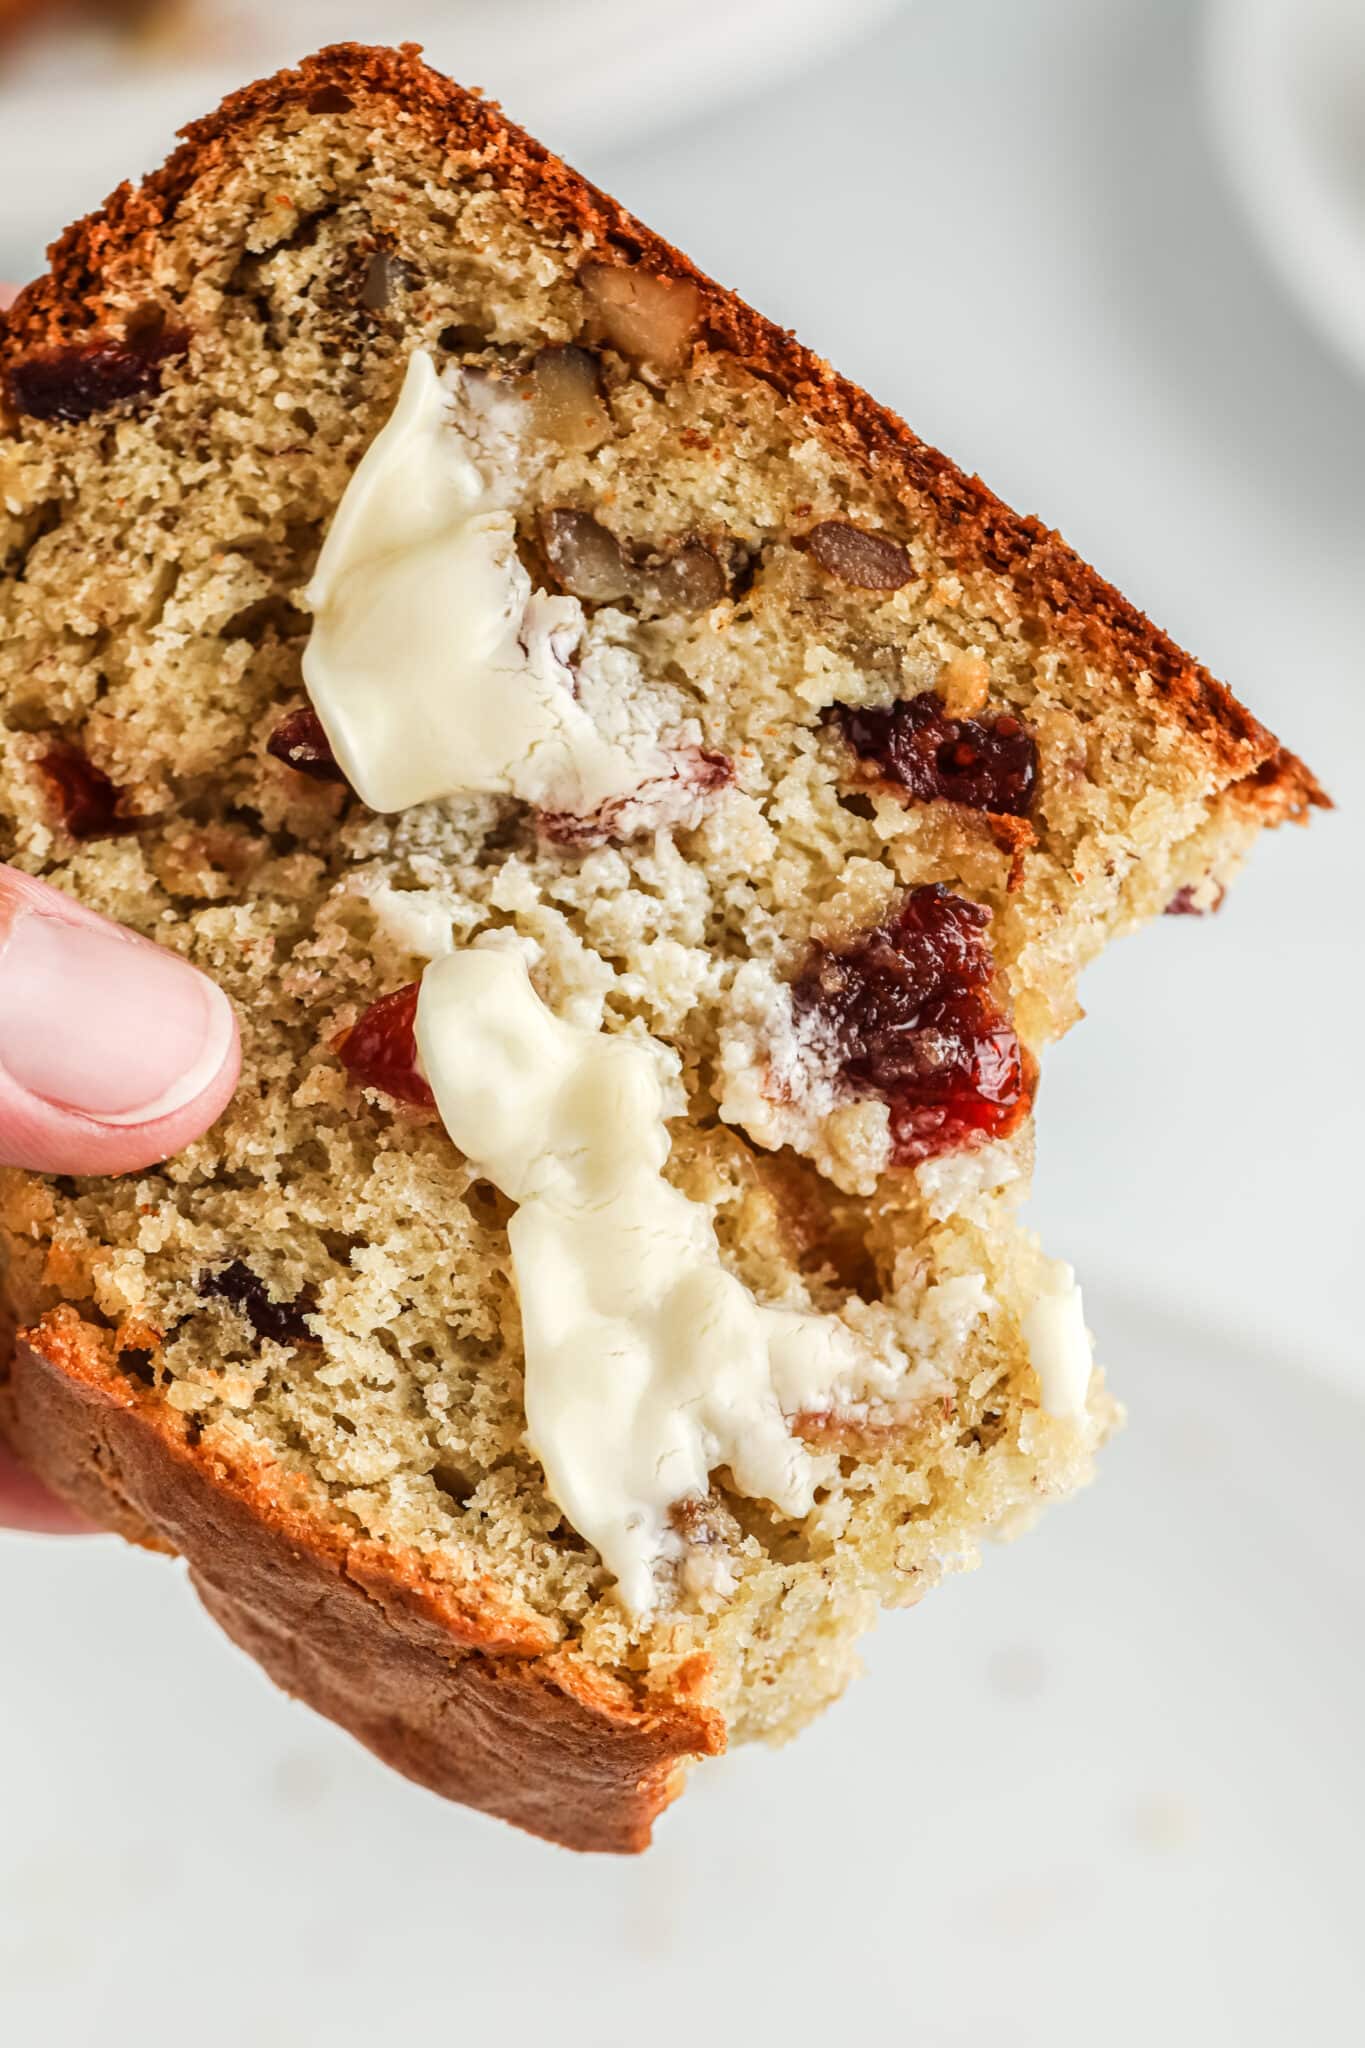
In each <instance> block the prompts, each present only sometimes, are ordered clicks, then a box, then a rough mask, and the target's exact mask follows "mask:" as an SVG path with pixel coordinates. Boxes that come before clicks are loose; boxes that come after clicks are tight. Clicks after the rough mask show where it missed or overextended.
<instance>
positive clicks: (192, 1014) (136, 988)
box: [0, 868, 241, 1174]
mask: <svg viewBox="0 0 1365 2048" xmlns="http://www.w3.org/2000/svg"><path fill="white" fill-rule="evenodd" d="M240 1067H241V1045H240V1038H239V1034H238V1029H237V1020H236V1016H235V1014H234V1012H233V1009H232V1005H231V1003H230V1002H229V1001H228V999H227V997H226V996H225V995H224V994H223V992H222V990H221V989H219V988H218V987H217V985H216V984H215V983H214V982H212V981H210V980H209V979H208V977H207V976H206V975H203V974H201V973H200V972H199V970H198V969H197V968H195V967H192V966H191V965H190V964H189V962H188V961H185V960H183V959H181V958H180V956H179V955H178V954H175V953H172V952H169V951H167V950H165V949H163V948H162V947H159V946H155V945H153V944H152V943H151V942H150V941H148V940H146V939H142V938H140V937H138V936H137V935H136V934H135V933H133V932H130V931H127V930H125V929H124V928H123V927H122V926H119V925H115V924H112V923H110V922H109V921H108V919H106V918H102V917H99V916H97V915H96V914H95V913H94V912H93V911H90V910H86V909H85V908H84V907H83V906H82V905H80V904H78V903H76V902H74V901H73V900H72V899H71V898H70V897H68V896H66V895H65V894H63V892H62V891H60V890H57V889H53V888H51V887H50V886H49V885H48V884H47V883H44V882H38V881H35V880H34V878H33V877H32V876H30V875H24V874H21V873H19V872H17V871H16V870H14V869H6V868H0V1159H3V1160H4V1161H5V1162H6V1163H8V1164H10V1165H16V1166H24V1167H28V1168H29V1169H31V1170H33V1171H37V1172H45V1173H72V1174H116V1173H131V1172H137V1171H139V1170H140V1169H142V1168H144V1167H147V1166H151V1165H154V1164H156V1163H158V1162H159V1161H161V1160H163V1159H166V1158H168V1157H170V1155H171V1154H172V1153H174V1152H178V1151H180V1150H181V1149H182V1148H183V1147H184V1146H185V1145H187V1144H189V1143H191V1142H192V1141H193V1140H194V1139H195V1138H197V1137H199V1136H201V1135H202V1133H203V1132H204V1131H206V1130H207V1129H208V1128H209V1126H210V1125H211V1124H213V1123H214V1122H215V1121H216V1120H217V1118H218V1117H219V1116H221V1114H222V1112H223V1110H224V1109H225V1108H226V1106H227V1104H228V1102H229V1100H230V1099H231V1096H232V1092H233V1089H234V1087H235V1086H236V1083H237V1077H238V1074H239V1071H240Z"/></svg>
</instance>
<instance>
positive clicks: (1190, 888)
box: [1164, 882, 1227, 917]
mask: <svg viewBox="0 0 1365 2048" xmlns="http://www.w3.org/2000/svg"><path fill="white" fill-rule="evenodd" d="M1197 893H1198V891H1197V889H1196V886H1195V884H1194V883H1193V882H1186V884H1185V886H1184V888H1183V889H1177V890H1176V892H1175V894H1174V896H1172V898H1171V900H1170V902H1169V903H1168V904H1167V905H1166V909H1165V913H1164V914H1165V915H1166V916H1167V917H1209V916H1212V914H1213V912H1214V911H1215V910H1221V909H1222V907H1223V898H1224V897H1225V896H1226V894H1227V890H1226V889H1225V888H1224V887H1223V885H1222V883H1221V882H1219V883H1218V884H1217V885H1216V893H1215V895H1214V898H1213V901H1212V903H1210V905H1209V907H1208V909H1207V910H1204V909H1202V908H1201V906H1200V905H1199V904H1198V903H1196V902H1195V900H1194V899H1195V896H1196V895H1197Z"/></svg>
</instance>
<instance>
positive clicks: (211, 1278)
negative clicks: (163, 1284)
mask: <svg viewBox="0 0 1365 2048" xmlns="http://www.w3.org/2000/svg"><path fill="white" fill-rule="evenodd" d="M195 1284H196V1286H197V1287H198V1290H199V1292H200V1294H202V1295H217V1296H219V1297H220V1299H221V1300H223V1301H226V1302H229V1303H230V1304H231V1305H232V1307H233V1308H235V1309H236V1310H237V1311H238V1313H239V1314H240V1315H243V1316H245V1317H246V1320H247V1321H248V1322H249V1323H250V1325H251V1327H252V1329H253V1330H254V1331H255V1332H256V1335H257V1336H258V1337H269V1338H270V1339H271V1341H272V1342H273V1343H276V1344H317V1343H318V1342H319V1339H318V1338H316V1337H315V1336H314V1335H313V1332H312V1331H311V1329H310V1328H309V1327H308V1323H307V1320H306V1318H307V1317H308V1316H310V1315H314V1314H315V1313H316V1312H317V1305H318V1304H317V1297H316V1295H315V1294H314V1293H313V1291H312V1289H311V1288H308V1287H305V1289H304V1290H303V1293H302V1294H300V1295H299V1296H298V1297H297V1298H296V1299H295V1300H294V1301H276V1300H274V1299H273V1297H272V1296H271V1295H270V1294H269V1293H267V1291H266V1285H265V1282H264V1280H262V1279H261V1277H260V1275H259V1273H253V1272H252V1270H251V1268H250V1266H248V1265H246V1264H245V1263H244V1262H243V1261H242V1260H241V1259H234V1260H233V1261H232V1264H231V1265H230V1266H223V1267H221V1268H220V1269H219V1271H218V1272H216V1273H201V1274H200V1275H199V1278H198V1280H197V1282H196V1283H195Z"/></svg>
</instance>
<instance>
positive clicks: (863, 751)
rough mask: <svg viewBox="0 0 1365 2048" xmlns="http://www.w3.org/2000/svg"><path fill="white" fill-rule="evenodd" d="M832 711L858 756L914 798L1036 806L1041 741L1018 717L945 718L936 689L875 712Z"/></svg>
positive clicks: (1018, 814) (980, 807)
mask: <svg viewBox="0 0 1365 2048" xmlns="http://www.w3.org/2000/svg"><path fill="white" fill-rule="evenodd" d="M834 713H835V716H836V718H837V719H838V721H839V724H840V727H841V728H842V730H843V735H844V738H845V739H846V740H847V741H848V743H849V745H850V746H851V747H852V749H853V751H854V753H855V754H856V755H857V756H858V758H859V760H860V761H865V762H867V763H868V764H869V765H870V766H871V767H872V768H874V769H875V771H876V773H877V775H878V776H879V777H881V778H882V780H884V781H886V782H889V783H893V784H894V785H895V787H896V789H897V790H898V791H901V790H903V791H904V792H905V794H906V795H907V796H909V797H913V798H914V799H915V800H916V801H917V802H919V803H933V802H935V801H936V800H939V799H942V800H946V801H947V802H949V803H954V804H967V805H969V806H970V808H971V809H972V810H974V811H991V812H994V813H995V814H996V815H997V816H1000V817H1013V818H1024V817H1027V816H1028V813H1029V811H1030V810H1031V808H1032V806H1033V799H1034V796H1035V795H1036V793H1037V788H1038V743H1037V741H1036V740H1035V739H1034V737H1033V734H1032V733H1031V732H1029V730H1028V729H1027V727H1026V726H1023V725H1021V724H1020V723H1019V720H1018V719H1017V718H1011V717H1009V716H1008V715H1006V716H1003V717H1000V718H949V716H948V714H947V713H946V712H945V710H944V708H943V700H942V698H941V697H939V696H938V695H936V693H935V692H934V691H933V690H925V691H924V692H923V693H922V694H921V695H920V696H918V697H902V698H901V699H900V700H899V701H898V702H897V703H895V704H888V705H887V706H886V708H885V709H884V710H880V711H854V710H852V709H851V708H850V707H849V706H848V705H847V704H836V705H835V707H834Z"/></svg>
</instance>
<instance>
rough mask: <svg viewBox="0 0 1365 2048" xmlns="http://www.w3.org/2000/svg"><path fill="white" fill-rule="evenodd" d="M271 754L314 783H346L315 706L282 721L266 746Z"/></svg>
mask: <svg viewBox="0 0 1365 2048" xmlns="http://www.w3.org/2000/svg"><path fill="white" fill-rule="evenodd" d="M265 750H266V752H267V754H273V755H274V756H275V759H276V760H277V761H283V762H284V764H285V766H286V767H288V768H292V769H294V770H295V772H296V773H297V774H299V775H307V776H311V778H312V780H313V781H314V782H344V781H345V780H346V775H345V771H344V770H343V769H342V768H340V767H338V765H337V758H336V755H335V754H334V753H333V752H332V743H331V741H330V740H329V739H328V737H327V735H326V733H325V732H324V731H323V729H322V720H321V719H320V718H319V717H318V715H317V712H316V711H314V709H313V707H312V705H311V704H303V705H300V707H299V709H298V710H297V711H291V712H290V713H289V714H288V716H287V717H285V718H282V719H281V720H280V722H279V724H278V725H277V726H276V727H275V730H274V732H272V733H271V735H270V738H269V739H268V740H267V741H266V743H265Z"/></svg>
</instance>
